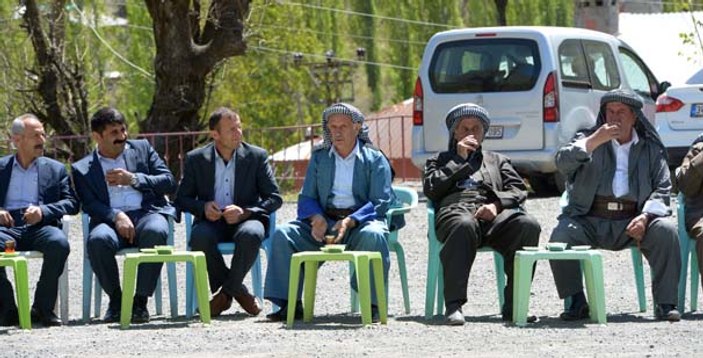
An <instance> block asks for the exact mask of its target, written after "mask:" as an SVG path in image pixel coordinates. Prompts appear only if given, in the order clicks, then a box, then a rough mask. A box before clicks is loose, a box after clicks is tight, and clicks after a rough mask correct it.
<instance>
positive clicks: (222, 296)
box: [176, 108, 282, 317]
mask: <svg viewBox="0 0 703 358" xmlns="http://www.w3.org/2000/svg"><path fill="white" fill-rule="evenodd" d="M209 122H210V123H209V126H210V135H211V136H212V138H213V140H214V143H211V144H208V145H206V146H204V147H202V148H197V149H194V150H192V151H190V152H189V153H188V155H187V157H186V164H185V169H184V171H183V179H182V180H181V185H180V186H179V188H178V194H177V195H176V204H177V205H178V207H179V208H180V209H182V210H185V211H188V212H190V213H192V214H193V216H194V217H195V222H194V223H193V231H192V233H191V236H190V247H191V249H192V250H193V251H203V252H204V253H205V257H206V258H207V270H208V278H209V280H210V289H211V290H212V292H213V293H215V292H217V294H216V295H215V296H214V297H213V299H212V300H211V301H210V313H211V314H212V316H213V317H217V316H219V315H220V314H221V313H222V312H223V311H226V310H227V309H229V308H230V307H231V305H232V298H234V299H235V300H237V302H238V303H239V305H240V306H242V308H244V310H245V311H246V312H247V313H249V314H250V315H253V316H256V315H258V314H259V312H260V311H261V308H260V307H259V304H258V302H257V300H256V298H255V297H254V296H253V295H252V294H250V293H249V291H248V290H247V288H246V286H244V284H243V283H242V281H244V276H246V275H247V272H249V270H250V269H251V266H252V265H253V264H254V262H255V261H256V257H257V256H258V255H259V248H260V247H261V242H262V241H263V240H264V238H265V234H266V231H267V229H268V226H269V215H270V214H271V213H272V212H274V211H276V210H278V208H280V207H281V203H282V199H281V196H280V195H279V194H278V185H276V178H274V177H273V171H272V170H271V166H270V165H269V162H268V154H266V151H265V150H263V149H261V148H259V147H256V146H253V145H250V144H249V143H245V142H243V141H242V121H241V119H240V118H239V114H237V112H234V111H232V110H231V109H228V108H220V109H217V110H216V111H215V112H213V113H212V114H211V115H210V121H209ZM220 242H234V243H235V244H236V247H235V250H234V255H232V264H231V265H230V268H229V269H228V268H227V265H225V261H224V259H223V258H222V254H220V251H219V250H218V249H217V244H218V243H220ZM218 290H219V292H218Z"/></svg>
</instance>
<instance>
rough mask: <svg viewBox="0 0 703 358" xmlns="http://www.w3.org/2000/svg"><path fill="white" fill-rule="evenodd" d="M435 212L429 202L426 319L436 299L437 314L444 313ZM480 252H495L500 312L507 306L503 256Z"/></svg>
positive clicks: (485, 249)
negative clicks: (504, 305)
mask: <svg viewBox="0 0 703 358" xmlns="http://www.w3.org/2000/svg"><path fill="white" fill-rule="evenodd" d="M434 222H435V212H434V206H433V205H432V202H430V201H429V200H428V201H427V240H428V241H429V252H428V255H427V256H428V257H427V286H426V287H425V319H430V318H432V315H433V310H434V309H435V307H434V306H435V298H436V302H437V307H436V311H435V312H436V313H435V314H437V315H441V314H443V313H444V272H443V270H442V263H441V262H440V260H439V252H440V250H441V249H442V243H441V242H439V240H437V232H436V231H435V226H434ZM478 252H493V263H494V267H495V272H496V290H497V291H498V304H499V308H498V310H501V309H502V308H503V304H505V296H504V289H505V269H504V267H503V264H504V260H503V256H502V255H501V254H500V253H498V252H496V251H493V249H491V248H490V247H482V248H480V249H479V250H478Z"/></svg>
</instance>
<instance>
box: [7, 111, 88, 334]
mask: <svg viewBox="0 0 703 358" xmlns="http://www.w3.org/2000/svg"><path fill="white" fill-rule="evenodd" d="M45 141H46V133H45V132H44V126H43V125H42V124H41V122H40V121H39V119H37V117H36V116H34V115H32V114H24V115H22V116H20V117H18V118H16V119H15V120H14V121H13V122H12V143H13V144H14V146H15V148H16V149H17V153H16V154H15V155H8V156H5V157H2V158H0V245H1V247H0V249H3V250H4V248H5V243H6V242H7V241H8V240H12V241H14V242H15V243H16V245H15V248H16V249H17V250H21V251H31V250H36V251H39V252H41V253H42V254H43V255H44V262H43V263H42V270H41V274H40V276H39V282H38V283H37V290H36V292H35V294H34V304H33V305H32V321H34V322H41V323H42V324H43V325H44V326H60V325H61V320H59V318H58V317H56V314H55V313H54V305H55V304H56V292H57V289H58V280H59V276H60V275H61V273H62V272H63V269H64V265H65V264H66V258H68V253H69V252H70V248H69V245H68V238H67V237H66V235H64V233H63V231H62V230H61V225H62V223H61V219H62V218H63V216H64V215H73V214H76V213H77V212H78V201H77V200H76V196H75V194H74V193H73V190H72V189H71V185H70V182H69V179H68V174H67V172H66V168H65V167H64V165H63V164H61V163H59V162H57V161H55V160H53V159H49V158H47V157H43V156H42V154H43V153H44V142H45ZM14 302H15V298H14V296H13V293H12V286H11V285H10V282H9V281H8V280H7V275H6V272H5V269H4V268H3V269H2V270H0V324H2V325H4V326H7V325H16V324H17V321H18V317H17V307H16V306H15V303H14Z"/></svg>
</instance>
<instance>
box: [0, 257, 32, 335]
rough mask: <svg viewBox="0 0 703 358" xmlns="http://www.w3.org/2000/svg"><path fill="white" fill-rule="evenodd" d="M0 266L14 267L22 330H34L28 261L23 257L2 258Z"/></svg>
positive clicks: (0, 258)
mask: <svg viewBox="0 0 703 358" xmlns="http://www.w3.org/2000/svg"><path fill="white" fill-rule="evenodd" d="M0 266H8V267H12V270H13V271H14V272H15V291H16V292H17V310H18V311H19V312H18V313H19V316H20V328H22V329H32V319H31V317H30V314H29V276H28V274H27V259H26V258H24V257H21V256H13V257H5V256H0Z"/></svg>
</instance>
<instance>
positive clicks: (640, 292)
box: [559, 191, 647, 312]
mask: <svg viewBox="0 0 703 358" xmlns="http://www.w3.org/2000/svg"><path fill="white" fill-rule="evenodd" d="M568 204H569V195H568V193H567V192H566V191H564V192H563V193H562V194H561V197H560V198H559V207H560V208H562V210H563V209H564V208H565V207H566V205H568ZM630 255H631V256H632V269H633V271H634V273H635V286H637V303H638V304H639V309H640V312H646V311H647V298H646V297H645V295H644V264H643V263H642V252H641V251H640V249H639V248H638V247H637V246H634V245H633V246H630ZM582 269H583V267H582ZM570 306H571V300H570V298H569V297H567V298H565V299H564V309H568V308H569V307H570Z"/></svg>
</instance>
